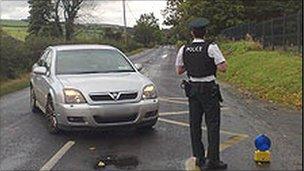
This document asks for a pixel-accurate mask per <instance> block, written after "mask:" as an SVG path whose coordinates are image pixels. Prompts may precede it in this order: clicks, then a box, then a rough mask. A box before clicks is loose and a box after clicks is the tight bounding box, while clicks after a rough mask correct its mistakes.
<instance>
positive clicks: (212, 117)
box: [175, 18, 227, 170]
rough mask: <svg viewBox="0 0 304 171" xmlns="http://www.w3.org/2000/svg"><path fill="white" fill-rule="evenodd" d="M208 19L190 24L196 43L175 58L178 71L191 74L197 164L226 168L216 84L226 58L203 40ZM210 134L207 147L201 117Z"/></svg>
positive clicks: (190, 84) (188, 46)
mask: <svg viewBox="0 0 304 171" xmlns="http://www.w3.org/2000/svg"><path fill="white" fill-rule="evenodd" d="M208 23H209V21H208V20H207V19H205V18H196V19H194V20H192V21H191V22H190V24H189V27H190V29H191V34H192V36H193V38H194V40H193V42H192V43H191V44H188V45H184V46H182V47H181V48H180V50H179V52H178V54H177V57H176V64H175V65H176V73H177V74H178V75H182V74H183V73H184V72H186V73H187V76H188V77H189V86H188V87H187V92H186V95H187V97H188V99H189V110H190V111H189V113H190V117H189V120H190V133H191V144H192V151H193V156H194V157H196V164H197V165H198V166H199V167H200V168H201V169H202V170H203V169H211V170H212V169H226V168H227V164H225V163H223V162H222V161H220V156H219V145H220V102H219V101H220V99H221V96H220V91H219V87H218V84H216V82H215V79H216V71H217V70H218V71H221V72H225V71H226V69H227V64H226V60H225V58H224V56H223V54H222V52H221V51H220V49H219V47H218V46H217V45H216V44H215V43H213V42H207V41H205V40H204V36H205V34H206V26H207V25H208ZM204 114H205V123H206V126H207V133H208V150H207V157H205V147H204V144H203V143H202V140H201V139H202V129H201V123H202V117H203V115H204Z"/></svg>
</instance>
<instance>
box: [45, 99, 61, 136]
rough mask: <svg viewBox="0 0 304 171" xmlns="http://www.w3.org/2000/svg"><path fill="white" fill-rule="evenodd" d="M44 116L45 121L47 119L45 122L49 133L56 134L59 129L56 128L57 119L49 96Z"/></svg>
mask: <svg viewBox="0 0 304 171" xmlns="http://www.w3.org/2000/svg"><path fill="white" fill-rule="evenodd" d="M46 117H47V121H48V123H47V128H48V131H49V132H50V133H51V134H58V133H59V131H60V130H59V128H58V124H57V119H56V116H55V110H54V105H53V101H52V99H51V98H49V99H48V101H47V105H46Z"/></svg>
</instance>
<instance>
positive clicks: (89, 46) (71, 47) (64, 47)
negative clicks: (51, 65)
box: [50, 44, 116, 51]
mask: <svg viewBox="0 0 304 171" xmlns="http://www.w3.org/2000/svg"><path fill="white" fill-rule="evenodd" d="M50 48H52V49H54V50H55V51H63V50H79V49H110V50H116V48H115V47H113V46H109V45H98V44H76V45H56V46H50Z"/></svg>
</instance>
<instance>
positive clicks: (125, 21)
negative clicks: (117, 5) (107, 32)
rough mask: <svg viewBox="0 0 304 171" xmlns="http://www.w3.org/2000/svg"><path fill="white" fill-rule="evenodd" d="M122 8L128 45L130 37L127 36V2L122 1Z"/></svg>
mask: <svg viewBox="0 0 304 171" xmlns="http://www.w3.org/2000/svg"><path fill="white" fill-rule="evenodd" d="M122 7H123V20H124V36H125V43H126V44H127V43H128V35H127V17H126V0H122Z"/></svg>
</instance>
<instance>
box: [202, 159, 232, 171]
mask: <svg viewBox="0 0 304 171" xmlns="http://www.w3.org/2000/svg"><path fill="white" fill-rule="evenodd" d="M227 167H228V165H227V164H226V163H224V162H222V161H212V160H209V161H207V163H206V166H205V170H224V169H227Z"/></svg>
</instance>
